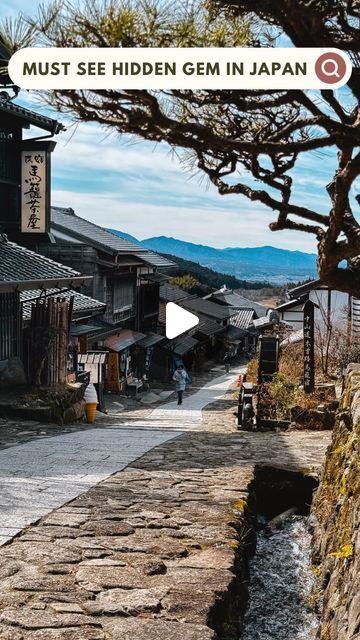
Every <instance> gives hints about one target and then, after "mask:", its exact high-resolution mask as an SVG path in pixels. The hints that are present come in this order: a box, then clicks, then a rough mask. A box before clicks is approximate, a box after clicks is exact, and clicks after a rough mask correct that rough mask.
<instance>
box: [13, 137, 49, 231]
mask: <svg viewBox="0 0 360 640" xmlns="http://www.w3.org/2000/svg"><path fill="white" fill-rule="evenodd" d="M55 144H56V143H55V142H52V141H51V142H49V141H45V142H36V141H25V142H24V145H23V149H22V152H21V232H22V233H48V232H49V231H50V162H51V152H52V150H53V149H54V147H55Z"/></svg>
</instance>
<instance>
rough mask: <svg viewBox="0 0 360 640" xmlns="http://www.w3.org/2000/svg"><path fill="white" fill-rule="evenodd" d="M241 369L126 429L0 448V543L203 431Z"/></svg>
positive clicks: (103, 428) (112, 428) (84, 432)
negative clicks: (205, 418)
mask: <svg viewBox="0 0 360 640" xmlns="http://www.w3.org/2000/svg"><path fill="white" fill-rule="evenodd" d="M240 370H241V371H243V370H244V368H243V367H241V368H238V369H235V370H233V371H232V372H231V373H229V374H225V375H221V376H217V377H216V378H215V379H213V380H212V381H210V382H208V383H207V384H205V385H204V387H203V388H201V389H200V390H199V391H197V392H196V393H194V394H193V395H191V396H189V397H188V398H187V399H186V400H185V403H186V409H183V410H180V411H179V408H178V407H176V405H175V403H173V402H170V403H168V404H166V405H164V406H163V408H158V409H155V410H154V411H152V413H151V414H150V416H149V417H148V418H146V419H143V420H142V421H140V423H137V422H132V423H130V424H129V426H131V429H130V428H126V424H123V425H122V426H121V428H120V427H118V426H116V425H115V426H114V425H109V427H108V428H106V426H105V425H103V424H102V426H101V427H100V428H96V426H95V428H92V427H89V428H88V429H84V428H82V429H81V430H79V431H74V432H70V433H65V434H62V435H54V436H52V437H46V436H45V437H42V438H37V439H35V440H33V441H30V442H25V443H24V444H22V445H19V446H12V447H10V448H6V449H3V450H0V544H3V543H4V542H6V541H7V540H9V539H11V538H12V537H13V536H14V535H16V534H17V533H19V531H21V529H23V528H24V527H25V526H27V525H29V524H30V523H32V522H35V521H36V520H38V519H39V518H40V517H41V516H44V515H45V514H46V513H49V511H51V510H52V509H54V508H57V507H59V506H60V505H62V504H64V503H66V502H67V501H68V500H71V499H73V498H75V497H76V496H77V495H79V494H80V493H82V492H83V491H86V489H89V487H91V486H93V485H95V484H97V483H98V482H100V481H101V480H103V479H104V478H106V477H108V476H109V475H111V474H113V473H114V472H116V471H119V470H121V469H123V468H124V467H126V466H127V465H128V464H129V463H130V462H132V461H134V460H136V458H138V457H139V456H142V455H143V454H144V453H145V452H146V451H148V450H149V449H151V448H152V447H156V446H157V445H159V444H161V443H162V442H165V441H166V440H168V439H169V438H172V437H174V435H176V434H179V433H182V432H183V431H187V430H192V431H193V430H197V429H199V428H202V425H201V423H202V409H203V408H204V407H205V406H206V405H208V404H209V403H213V402H215V401H216V400H217V399H218V398H221V397H223V396H224V394H225V393H226V391H227V389H228V388H229V386H230V385H231V384H232V383H234V380H236V378H237V376H238V374H239V372H240ZM137 427H140V428H139V429H137ZM205 428H206V427H205ZM174 432H175V433H174Z"/></svg>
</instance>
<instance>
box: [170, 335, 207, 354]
mask: <svg viewBox="0 0 360 640" xmlns="http://www.w3.org/2000/svg"><path fill="white" fill-rule="evenodd" d="M198 344H199V340H196V339H195V338H193V337H192V336H182V337H180V338H177V339H176V340H172V341H171V342H170V343H169V344H167V345H166V349H169V351H172V352H173V353H176V355H177V356H184V355H185V354H186V353H188V352H189V351H192V350H193V349H194V347H196V345H198Z"/></svg>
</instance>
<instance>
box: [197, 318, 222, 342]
mask: <svg viewBox="0 0 360 640" xmlns="http://www.w3.org/2000/svg"><path fill="white" fill-rule="evenodd" d="M199 320H200V322H199V324H198V325H197V327H196V333H200V334H201V335H203V336H206V337H208V338H209V337H210V338H211V337H212V336H216V335H218V334H219V333H223V332H224V331H225V327H224V326H223V325H221V324H218V322H214V321H213V320H209V319H207V318H204V317H202V316H199Z"/></svg>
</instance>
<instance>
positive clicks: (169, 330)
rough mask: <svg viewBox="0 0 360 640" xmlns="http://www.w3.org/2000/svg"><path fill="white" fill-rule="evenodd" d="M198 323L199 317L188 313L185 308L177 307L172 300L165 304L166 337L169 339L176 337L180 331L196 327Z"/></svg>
mask: <svg viewBox="0 0 360 640" xmlns="http://www.w3.org/2000/svg"><path fill="white" fill-rule="evenodd" d="M197 324H199V318H198V317H197V316H196V315H195V314H194V313H190V311H187V310H186V309H183V308H182V307H179V306H178V305H177V304H175V303H174V302H168V303H167V305H166V337H167V338H168V339H169V340H172V338H176V336H179V335H180V334H181V333H184V332H185V331H188V330H189V329H192V328H193V327H196V325H197Z"/></svg>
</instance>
